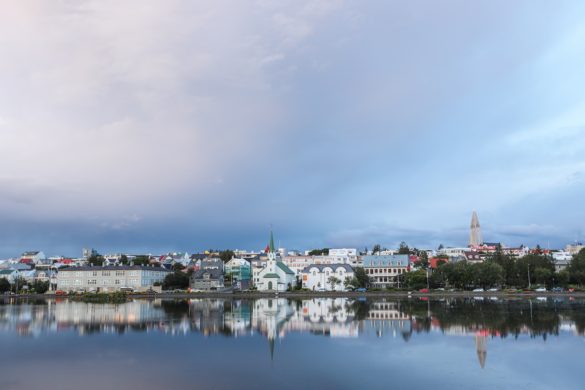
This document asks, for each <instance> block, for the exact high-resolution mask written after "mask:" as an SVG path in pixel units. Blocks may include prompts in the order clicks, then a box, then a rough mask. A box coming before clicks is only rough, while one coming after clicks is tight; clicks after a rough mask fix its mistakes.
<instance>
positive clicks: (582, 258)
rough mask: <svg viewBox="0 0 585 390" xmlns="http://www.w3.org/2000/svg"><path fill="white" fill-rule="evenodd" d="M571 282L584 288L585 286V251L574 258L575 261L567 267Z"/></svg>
mask: <svg viewBox="0 0 585 390" xmlns="http://www.w3.org/2000/svg"><path fill="white" fill-rule="evenodd" d="M567 271H568V273H569V277H570V282H571V283H575V284H578V285H579V286H582V285H583V284H585V249H581V251H580V252H579V253H577V254H576V255H575V256H573V260H571V262H570V263H569V266H568V267H567Z"/></svg>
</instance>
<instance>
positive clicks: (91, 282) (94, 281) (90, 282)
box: [87, 279, 97, 284]
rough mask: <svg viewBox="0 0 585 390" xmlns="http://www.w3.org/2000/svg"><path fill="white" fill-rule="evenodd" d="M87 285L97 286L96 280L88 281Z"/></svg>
mask: <svg viewBox="0 0 585 390" xmlns="http://www.w3.org/2000/svg"><path fill="white" fill-rule="evenodd" d="M87 284H97V280H95V279H91V280H88V281H87Z"/></svg>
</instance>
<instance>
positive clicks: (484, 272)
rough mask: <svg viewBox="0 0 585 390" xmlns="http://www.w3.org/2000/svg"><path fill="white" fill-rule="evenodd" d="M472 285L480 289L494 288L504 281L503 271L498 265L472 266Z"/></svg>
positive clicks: (485, 263) (487, 263)
mask: <svg viewBox="0 0 585 390" xmlns="http://www.w3.org/2000/svg"><path fill="white" fill-rule="evenodd" d="M471 267H472V272H473V275H474V280H473V281H474V283H475V285H476V286H480V287H482V288H488V287H495V286H499V285H501V284H502V282H503V281H504V270H503V269H502V267H501V266H500V265H499V264H496V263H492V262H484V263H477V264H473V265H472V266H471Z"/></svg>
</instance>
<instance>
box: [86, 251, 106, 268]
mask: <svg viewBox="0 0 585 390" xmlns="http://www.w3.org/2000/svg"><path fill="white" fill-rule="evenodd" d="M87 263H88V264H90V265H93V266H94V267H101V266H102V265H104V258H103V257H102V256H100V255H96V254H95V253H94V254H92V255H91V256H89V258H88V259H87Z"/></svg>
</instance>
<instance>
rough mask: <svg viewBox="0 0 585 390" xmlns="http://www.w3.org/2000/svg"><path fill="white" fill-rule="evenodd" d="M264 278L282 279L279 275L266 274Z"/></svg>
mask: <svg viewBox="0 0 585 390" xmlns="http://www.w3.org/2000/svg"><path fill="white" fill-rule="evenodd" d="M264 277H265V278H269V279H280V276H278V275H277V274H266V275H264Z"/></svg>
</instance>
